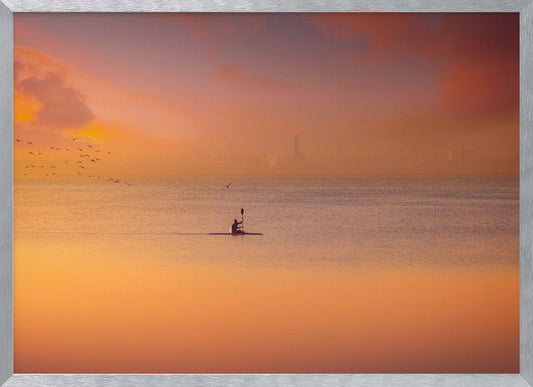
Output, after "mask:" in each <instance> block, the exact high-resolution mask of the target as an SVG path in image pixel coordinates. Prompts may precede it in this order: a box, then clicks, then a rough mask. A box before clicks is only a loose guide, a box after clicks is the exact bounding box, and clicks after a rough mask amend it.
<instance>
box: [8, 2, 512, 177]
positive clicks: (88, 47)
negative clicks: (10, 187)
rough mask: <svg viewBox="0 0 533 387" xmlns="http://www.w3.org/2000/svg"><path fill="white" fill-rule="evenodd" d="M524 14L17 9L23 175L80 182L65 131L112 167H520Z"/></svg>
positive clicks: (217, 171) (265, 171) (386, 171)
mask: <svg viewBox="0 0 533 387" xmlns="http://www.w3.org/2000/svg"><path fill="white" fill-rule="evenodd" d="M518 28H519V19H518V16H517V15H515V14H497V13H496V14H409V13H406V14H206V15H199V14H68V15H67V14H32V13H29V14H17V15H15V90H14V93H15V117H14V119H15V137H18V138H20V139H23V140H24V141H21V142H16V143H15V178H17V179H19V178H20V179H22V178H45V177H51V176H45V175H44V173H41V172H42V171H40V170H39V172H38V170H37V169H35V168H33V169H31V168H25V167H27V166H28V165H30V164H31V163H33V162H34V161H35V160H34V156H33V155H32V154H31V153H30V152H33V151H35V152H37V154H38V153H39V152H40V153H42V155H39V156H38V158H39V160H40V164H42V165H44V168H49V167H50V166H52V165H56V164H58V163H60V164H61V167H60V168H59V167H58V168H57V171H56V172H54V173H56V174H55V175H54V178H75V179H77V178H86V177H87V176H88V175H89V172H88V173H81V174H78V173H75V172H76V171H75V169H73V168H71V167H70V166H71V165H72V164H69V162H70V163H71V162H72V161H69V158H70V159H71V160H73V157H77V156H75V155H69V154H67V153H58V152H55V153H54V152H50V147H51V146H57V147H63V148H68V145H69V144H70V143H71V142H72V140H71V138H72V137H76V138H79V140H78V143H79V144H83V145H85V146H88V145H92V146H95V147H101V148H102V149H104V148H105V149H109V150H112V155H110V157H106V158H105V160H104V159H102V162H98V163H93V164H91V165H90V168H89V169H90V170H91V174H92V175H102V177H106V178H110V177H115V176H122V177H124V178H150V177H153V178H158V177H179V176H518V171H519V161H518V152H519V71H518V70H519V30H518ZM27 142H32V145H28V144H27ZM454 152H455V157H454V156H453V154H454ZM457 152H467V153H468V155H469V156H468V157H459V153H457ZM91 157H94V155H91ZM296 160H298V162H296ZM92 175H91V176H92Z"/></svg>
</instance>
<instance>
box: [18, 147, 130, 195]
mask: <svg viewBox="0 0 533 387" xmlns="http://www.w3.org/2000/svg"><path fill="white" fill-rule="evenodd" d="M79 139H80V138H79V137H71V140H72V142H73V145H74V146H73V147H72V148H67V147H60V146H55V145H53V146H49V149H50V151H52V152H54V153H55V152H69V154H68V155H69V156H75V155H77V156H78V157H79V159H76V158H75V157H74V159H73V158H72V157H69V158H68V159H65V158H64V157H60V160H59V162H58V160H57V158H56V159H55V160H56V161H55V162H54V164H50V165H45V164H46V163H42V159H41V157H42V156H44V155H45V152H44V151H42V152H40V151H37V150H35V151H29V152H27V154H28V155H30V156H32V157H34V158H35V164H34V163H32V162H30V163H29V164H27V165H25V166H24V176H28V175H29V174H32V175H35V174H38V175H39V176H41V177H43V176H44V177H53V176H56V175H57V173H56V171H57V170H58V169H64V168H68V169H69V171H70V172H71V173H73V172H75V173H77V174H78V176H79V177H87V178H90V179H97V180H98V179H103V178H102V176H100V175H98V174H94V173H92V172H90V171H91V168H92V167H93V166H94V165H96V164H97V163H100V162H101V161H102V159H103V158H105V157H106V156H108V155H110V154H111V152H110V151H107V150H104V149H99V148H96V147H95V146H93V145H91V144H86V145H81V146H78V143H76V141H78V140H79ZM15 141H16V142H17V143H21V144H22V145H28V146H31V147H33V146H34V145H33V142H32V141H27V140H23V139H20V138H16V139H15ZM55 155H61V153H56V154H55ZM55 155H54V156H55ZM40 159H41V160H40ZM38 161H41V162H38ZM61 161H63V164H61V163H60V162H61ZM37 164H38V165H37ZM37 171H38V172H37ZM89 173H91V174H89ZM105 181H108V182H112V183H115V184H120V183H123V184H126V185H128V186H129V185H131V183H129V182H127V181H125V180H121V179H117V178H115V177H110V178H108V179H106V180H105Z"/></svg>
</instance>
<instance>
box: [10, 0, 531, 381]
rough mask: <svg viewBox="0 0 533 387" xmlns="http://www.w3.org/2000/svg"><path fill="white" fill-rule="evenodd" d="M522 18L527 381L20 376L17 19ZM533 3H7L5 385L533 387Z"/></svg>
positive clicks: (506, 377) (523, 348)
mask: <svg viewBox="0 0 533 387" xmlns="http://www.w3.org/2000/svg"><path fill="white" fill-rule="evenodd" d="M15 12H516V13H519V14H520V373H519V374H364V375H362V374H361V375H356V374H353V375H351V374H350V375H348V374H306V375H264V374H253V375H252V374H245V375H238V374H224V375H206V374H203V375H183V374H176V375H170V374H160V375H155V374H139V375H126V374H105V375H99V374H74V375H71V374H64V375H63V374H13V13H15ZM532 253H533V0H377V1H376V0H329V1H324V0H322V1H319V0H311V1H309V0H285V1H284V0H264V1H257V0H215V1H209V2H201V1H198V0H135V1H132V0H124V1H120V2H117V1H114V0H69V1H61V0H0V384H3V385H5V386H167V385H168V386H176V385H180V386H188V385H195V386H221V385H240V386H467V387H474V386H479V387H489V386H524V387H525V386H533V265H532Z"/></svg>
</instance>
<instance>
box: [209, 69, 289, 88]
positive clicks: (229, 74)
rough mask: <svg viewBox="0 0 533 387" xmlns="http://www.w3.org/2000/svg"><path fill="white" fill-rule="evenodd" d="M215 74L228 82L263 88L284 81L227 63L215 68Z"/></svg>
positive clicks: (280, 84) (278, 84)
mask: <svg viewBox="0 0 533 387" xmlns="http://www.w3.org/2000/svg"><path fill="white" fill-rule="evenodd" d="M214 73H215V76H216V77H218V78H219V79H221V80H224V81H226V82H230V83H234V84H241V85H248V86H253V87H262V88H277V87H280V86H282V82H279V81H276V80H272V79H266V78H261V77H259V76H257V75H254V74H249V73H245V72H244V70H243V69H242V67H241V66H239V65H236V64H226V65H223V66H220V67H218V68H216V69H215V72H214Z"/></svg>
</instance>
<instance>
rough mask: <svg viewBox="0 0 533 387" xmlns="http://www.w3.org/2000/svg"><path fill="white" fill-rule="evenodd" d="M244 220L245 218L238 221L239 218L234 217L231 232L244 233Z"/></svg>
mask: <svg viewBox="0 0 533 387" xmlns="http://www.w3.org/2000/svg"><path fill="white" fill-rule="evenodd" d="M242 222H243V220H241V221H240V222H238V221H237V219H233V224H232V225H231V233H232V234H242V233H243V231H242V226H241V225H242Z"/></svg>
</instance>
